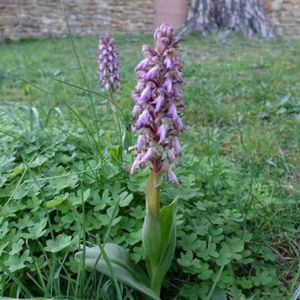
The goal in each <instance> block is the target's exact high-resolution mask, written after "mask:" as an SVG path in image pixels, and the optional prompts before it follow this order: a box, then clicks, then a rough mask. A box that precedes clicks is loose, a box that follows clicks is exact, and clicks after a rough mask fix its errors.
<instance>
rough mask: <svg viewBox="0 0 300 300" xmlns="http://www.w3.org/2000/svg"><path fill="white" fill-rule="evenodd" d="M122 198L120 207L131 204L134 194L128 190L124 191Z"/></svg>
mask: <svg viewBox="0 0 300 300" xmlns="http://www.w3.org/2000/svg"><path fill="white" fill-rule="evenodd" d="M120 198H121V200H120V207H125V206H128V205H129V204H130V202H131V201H132V199H133V196H132V194H128V192H123V193H122V194H121V195H120Z"/></svg>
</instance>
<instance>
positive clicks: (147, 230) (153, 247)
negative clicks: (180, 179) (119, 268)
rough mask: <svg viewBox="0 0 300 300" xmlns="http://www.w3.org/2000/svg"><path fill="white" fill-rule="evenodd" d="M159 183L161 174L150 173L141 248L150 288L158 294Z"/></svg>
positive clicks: (159, 245) (159, 246) (160, 243)
mask: <svg viewBox="0 0 300 300" xmlns="http://www.w3.org/2000/svg"><path fill="white" fill-rule="evenodd" d="M160 182H161V174H160V173H156V172H154V171H152V172H151V175H150V177H149V178H148V180H147V185H146V216H145V220H144V226H143V237H142V240H143V247H144V251H145V256H146V265H147V269H148V274H149V277H150V287H151V289H152V290H153V291H154V292H155V293H156V294H157V295H159V294H160V288H161V281H157V280H156V277H157V276H156V272H157V266H158V265H159V262H160V260H161V246H162V239H161V236H162V235H161V222H160Z"/></svg>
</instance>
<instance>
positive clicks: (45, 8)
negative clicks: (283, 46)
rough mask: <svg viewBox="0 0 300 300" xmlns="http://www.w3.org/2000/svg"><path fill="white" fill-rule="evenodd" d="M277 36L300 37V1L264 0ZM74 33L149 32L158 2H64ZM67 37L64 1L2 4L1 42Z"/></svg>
mask: <svg viewBox="0 0 300 300" xmlns="http://www.w3.org/2000/svg"><path fill="white" fill-rule="evenodd" d="M264 4H265V8H266V12H267V14H268V19H269V20H270V21H271V23H272V24H273V25H274V27H275V29H276V32H277V33H279V34H287V35H291V36H296V35H297V36H300V0H264ZM64 7H65V12H66V15H67V16H68V20H69V24H70V27H71V30H72V32H73V33H74V34H75V35H78V36H84V35H99V34H101V33H103V32H110V31H121V32H122V31H123V32H149V31H152V29H153V17H154V0H64ZM65 35H67V30H66V25H65V21H64V14H63V12H62V6H61V4H60V0H0V40H1V39H4V38H10V39H13V40H16V39H19V38H23V37H47V36H65Z"/></svg>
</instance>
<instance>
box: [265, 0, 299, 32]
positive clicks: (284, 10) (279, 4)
mask: <svg viewBox="0 0 300 300" xmlns="http://www.w3.org/2000/svg"><path fill="white" fill-rule="evenodd" d="M264 1H265V6H266V12H267V14H268V19H269V20H270V22H271V23H272V24H273V26H274V27H275V29H276V33H278V34H280V35H289V36H300V0H264Z"/></svg>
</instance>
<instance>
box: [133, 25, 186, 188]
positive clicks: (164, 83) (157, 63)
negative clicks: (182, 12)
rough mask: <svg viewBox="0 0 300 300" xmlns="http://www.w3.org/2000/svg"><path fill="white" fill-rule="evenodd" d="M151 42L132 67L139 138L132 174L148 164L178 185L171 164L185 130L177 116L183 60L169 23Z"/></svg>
mask: <svg viewBox="0 0 300 300" xmlns="http://www.w3.org/2000/svg"><path fill="white" fill-rule="evenodd" d="M154 42H155V48H154V49H151V48H150V47H149V46H147V45H145V46H144V47H143V56H144V59H143V60H142V61H141V62H140V63H139V64H138V65H137V66H136V68H135V71H136V73H137V85H136V87H135V90H134V92H133V99H134V102H135V105H134V109H133V112H132V116H133V118H134V120H135V124H134V125H133V130H134V131H135V132H137V133H138V134H139V138H138V141H137V144H136V146H135V150H136V153H137V157H136V159H135V161H134V163H133V167H132V169H131V171H132V173H135V172H136V170H137V169H138V168H144V167H145V166H146V165H147V164H150V167H151V169H152V171H153V172H154V173H162V172H166V173H167V174H168V176H167V178H168V180H169V181H170V182H173V183H175V184H176V185H178V184H179V181H178V179H177V177H176V175H175V173H174V171H173V167H174V165H176V164H177V162H178V158H179V157H180V155H181V146H180V144H179V141H178V135H179V134H180V133H181V132H182V131H183V130H184V126H183V123H182V121H181V118H180V116H181V114H182V111H183V109H184V106H185V102H184V100H183V97H182V93H181V86H182V84H183V79H182V67H183V63H182V60H181V58H180V57H179V53H178V43H179V40H178V39H177V38H176V37H175V36H174V33H173V29H172V28H171V27H170V26H168V25H166V24H162V25H161V26H160V28H158V29H157V30H156V32H155V34H154Z"/></svg>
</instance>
